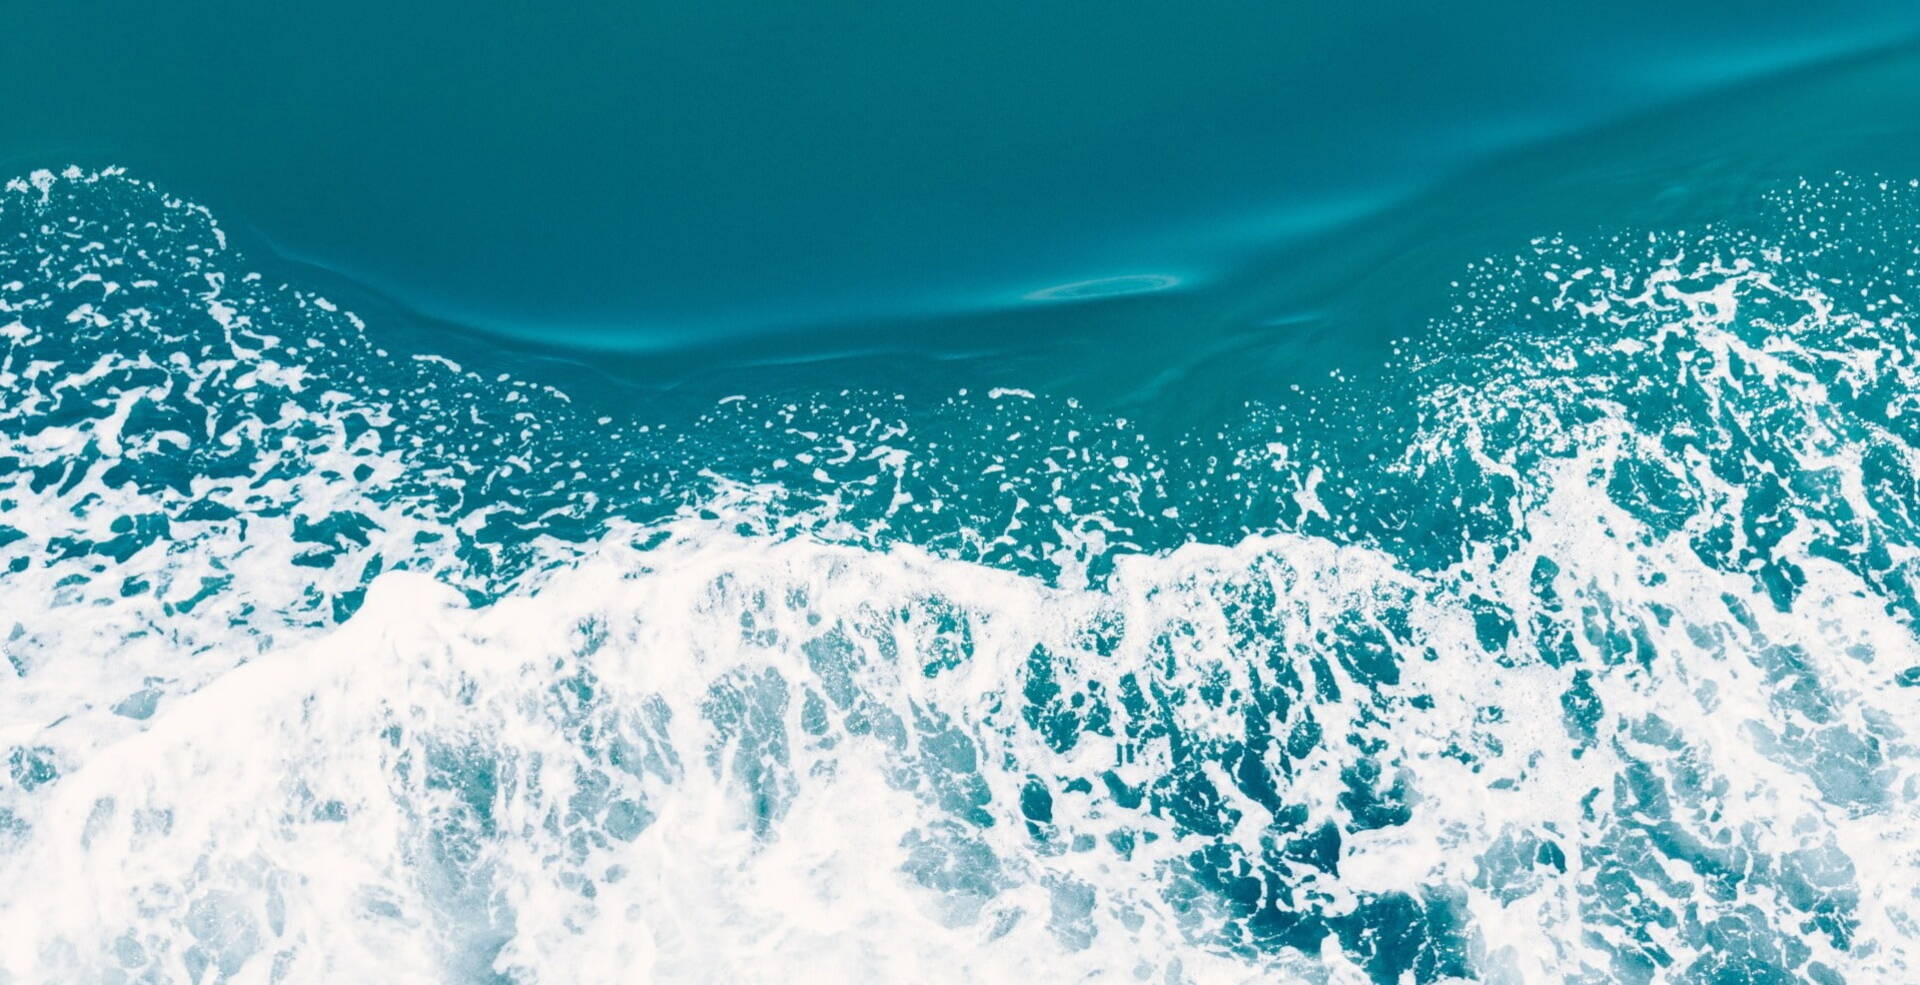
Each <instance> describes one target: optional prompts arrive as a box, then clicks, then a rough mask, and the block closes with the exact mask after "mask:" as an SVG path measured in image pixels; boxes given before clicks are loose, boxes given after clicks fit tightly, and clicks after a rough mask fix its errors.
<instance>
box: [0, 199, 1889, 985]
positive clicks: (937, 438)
mask: <svg viewBox="0 0 1920 985" xmlns="http://www.w3.org/2000/svg"><path fill="white" fill-rule="evenodd" d="M1917 208H1920V189H1916V188H1915V187H1913V186H1912V185H1911V184H1909V183H1907V182H1885V181H1881V180H1879V179H1871V180H1865V179H1858V178H1848V177H1844V176H1842V177H1836V178H1832V179H1823V180H1820V181H1809V182H1802V183H1800V184H1798V185H1796V186H1793V187H1789V188H1785V189H1781V190H1779V191H1778V192H1776V193H1774V194H1771V195H1769V196H1768V197H1767V198H1766V200H1765V203H1764V205H1763V207H1762V211H1763V212H1764V213H1765V214H1766V216H1767V217H1768V218H1767V220H1766V221H1764V222H1760V221H1756V223H1755V224H1754V226H1753V228H1747V229H1738V230H1731V229H1701V230H1692V231H1682V230H1654V231H1646V230H1632V231H1607V232H1596V233H1594V234H1593V235H1592V236H1591V237H1589V239H1590V240H1591V244H1590V245H1582V242H1581V240H1580V238H1579V237H1574V236H1565V237H1562V236H1553V237H1546V238H1542V239H1540V240H1536V241H1534V242H1532V243H1528V244H1517V246H1519V247H1520V248H1519V249H1518V250H1517V252H1515V253H1514V254H1513V255H1511V256H1502V257H1491V258H1488V259H1486V260H1484V261H1481V262H1479V263H1476V264H1475V265H1474V266H1473V267H1472V268H1471V269H1469V270H1466V271H1463V272H1462V274H1461V277H1460V282H1459V283H1458V284H1457V285H1455V306H1454V308H1453V310H1451V311H1449V312H1442V313H1436V317H1435V318H1434V320H1433V322H1432V324H1431V325H1430V326H1429V327H1428V329H1427V331H1426V332H1425V333H1424V334H1418V335H1414V336H1410V337H1408V338H1406V339H1404V340H1402V341H1401V342H1400V343H1399V344H1398V345H1397V346H1396V347H1395V349H1394V351H1393V352H1391V353H1382V354H1380V358H1379V359H1378V361H1377V363H1376V364H1375V365H1369V366H1355V367H1352V368H1350V369H1349V370H1346V371H1344V372H1343V373H1341V374H1338V375H1336V376H1335V377H1333V378H1330V379H1329V380H1328V381H1327V382H1326V383H1325V384H1324V385H1322V386H1317V387H1314V388H1288V389H1287V390H1286V392H1284V393H1276V394H1275V395H1274V396H1273V399H1272V400H1270V401H1266V402H1262V403H1255V404H1249V405H1248V406H1247V407H1246V408H1245V410H1244V416H1243V417H1242V418H1240V419H1236V420H1233V421H1228V422H1221V424H1220V427H1219V428H1218V430H1217V432H1214V433H1206V434H1193V435H1188V436H1186V437H1183V438H1181V439H1178V440H1176V441H1172V442H1164V441H1157V440H1155V439H1152V438H1149V437H1148V436H1147V435H1146V434H1145V433H1144V432H1143V429H1142V428H1141V427H1140V426H1139V425H1138V424H1137V423H1136V422H1131V421H1127V420H1125V419H1121V418H1117V417H1109V416H1104V415H1102V414H1100V413H1097V412H1095V411H1093V410H1091V409H1089V408H1086V407H1083V406H1081V404H1080V403H1079V402H1078V401H1076V400H1074V399H1072V396H1071V395H1063V394H1045V393H1038V394H1036V393H1027V392H1021V391H1013V390H994V391H991V392H971V393H970V392H966V391H960V392H956V393H954V394H952V395H950V396H948V397H946V398H944V399H940V400H934V401H927V400H921V399H918V398H908V397H906V396H902V395H896V394H892V393H888V392H885V391H872V390H849V391H840V392H831V393H809V394H798V395H796V394H776V395H753V394H749V395H746V397H745V398H744V399H735V400H727V401H724V402H721V403H717V404H715V405H714V406H712V407H711V408H708V409H705V410H704V411H702V412H701V413H700V414H698V415H697V416H695V417H693V418H692V419H688V420H665V419H656V417H658V416H659V415H654V414H653V413H652V412H650V411H649V409H648V408H646V407H645V406H634V405H632V404H620V405H618V406H616V405H614V404H615V403H616V402H612V401H608V400H607V399H605V398H604V397H603V396H589V395H584V394H574V393H569V392H567V390H566V389H565V388H563V387H560V386H556V385H553V384H552V383H549V382H539V381H534V380H530V379H525V378H523V377H522V375H521V374H519V373H516V372H515V371H514V369H513V362H512V360H511V359H509V358H505V357H502V358H500V359H498V360H497V361H496V363H495V364H486V363H485V359H484V356H483V357H482V359H481V361H479V362H476V361H475V360H474V359H471V358H461V359H455V358H450V357H448V356H446V355H445V354H443V353H440V352H435V351H424V350H421V351H412V350H409V349H406V348H402V347H400V346H399V345H398V344H397V343H391V342H388V341H385V340H384V336H383V334H382V326H381V325H379V324H377V323H369V322H363V321H362V319H361V318H359V317H357V316H356V315H354V314H353V313H352V312H350V311H349V310H346V308H345V307H344V306H342V305H340V304H337V303H335V302H333V301H329V300H327V299H326V298H325V297H323V296H322V295H321V294H319V293H317V292H315V291H313V290H310V289H306V288H303V287H302V286H300V285H299V284H298V283H290V282H284V281H282V280H280V279H278V278H276V277H274V276H269V275H267V274H264V273H262V272H260V271H259V270H257V269H256V268H254V267H252V266H250V261H249V260H248V258H246V257H245V256H242V255H241V254H240V252H239V251H238V250H236V249H234V248H231V247H230V246H229V245H228V243H227V242H226V237H225V236H224V234H223V233H222V232H221V231H220V228H219V226H218V225H217V223H216V222H215V221H214V218H213V216H212V215H211V214H210V213H209V212H208V211H207V210H206V209H204V208H202V207H200V206H197V205H194V204H193V203H190V202H187V201H183V200H181V199H178V198H176V197H173V196H170V195H168V194H166V193H165V192H164V191H162V190H160V189H158V188H155V187H154V186H152V185H150V184H148V183H146V182H144V181H141V180H139V179H137V178H135V177H132V176H129V175H126V174H124V173H122V172H121V171H119V170H117V169H106V170H101V171H85V170H82V169H79V168H69V169H66V170H64V171H62V172H58V173H56V172H53V171H39V172H34V173H32V174H31V175H28V176H26V177H23V178H20V179H18V180H15V181H13V182H11V183H10V184H9V185H8V186H7V189H6V192H5V194H4V198H0V343H3V345H4V349H3V350H0V654H4V656H5V658H6V659H5V661H4V663H0V755H4V756H5V769H4V771H0V982H7V983H22V985H24V983H41V982H80V981H97V982H125V983H133V982H142V983H161V982H193V983H206V982H234V983H280V982H286V983H296V982H338V981H385V982H423V983H425V982H460V983H466V982H513V983H535V982H548V983H555V982H577V981H616V980H619V981H659V982H796V981H847V982H865V981H874V982H891V981H917V982H982V981H984V982H997V981H1011V980H1017V979H1023V980H1039V981H1073V982H1153V983H1167V985H1175V983H1202V985H1204V983H1214V982H1219V983H1230V982H1256V981H1258V982H1294V981H1298V982H1311V983H1316V985H1318V983H1328V985H1332V983H1352V985H1389V983H1402V982H1413V983H1418V985H1428V983H1442V982H1461V981H1475V982H1494V983H1509V985H1515V983H1526V982H1580V983H1586V982H1592V983H1600V982H1608V983H1611V982H1637V983H1653V982H1671V983H1715V985H1720V983H1734V982H1740V983H1758V982H1776V981H1777V982H1799V981H1812V982H1818V983H1821V985H1830V983H1839V982H1854V983H1872V982H1898V981H1907V980H1913V979H1914V978H1915V977H1916V976H1917V975H1920V811H1916V810H1915V804H1916V802H1920V750H1916V747H1915V745H1914V740H1913V737H1912V736H1911V734H1910V732H1909V731H1908V730H1909V728H1910V727H1911V726H1910V725H1909V723H1911V722H1913V721H1916V720H1920V639H1917V638H1916V635H1915V620H1916V619H1920V599H1917V598H1916V595H1915V577H1916V575H1920V552H1917V550H1916V547H1917V545H1920V526H1917V525H1920V484H1917V483H1916V479H1915V476H1916V474H1920V473H1917V471H1916V466H1920V388H1917V387H1916V384H1917V383H1920V375H1917V374H1920V367H1917V366H1916V357H1915V351H1916V350H1915V336H1914V330H1913V324H1912V316H1911V312H1910V308H1909V305H1908V301H1907V300H1906V298H1909V297H1911V298H1915V299H1920V277H1916V274H1915V270H1914V265H1915V264H1916V263H1920V259H1916V257H1920V247H1916V246H1914V245H1913V241H1912V236H1911V232H1910V230H1911V229H1912V228H1913V225H1912V223H1913V220H1914V219H1915V218H1916V216H1920V211H1916V209H1917Z"/></svg>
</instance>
